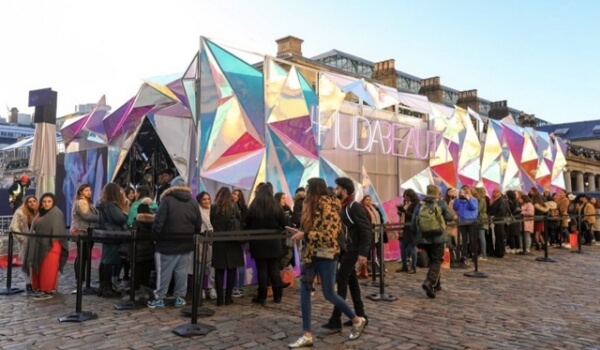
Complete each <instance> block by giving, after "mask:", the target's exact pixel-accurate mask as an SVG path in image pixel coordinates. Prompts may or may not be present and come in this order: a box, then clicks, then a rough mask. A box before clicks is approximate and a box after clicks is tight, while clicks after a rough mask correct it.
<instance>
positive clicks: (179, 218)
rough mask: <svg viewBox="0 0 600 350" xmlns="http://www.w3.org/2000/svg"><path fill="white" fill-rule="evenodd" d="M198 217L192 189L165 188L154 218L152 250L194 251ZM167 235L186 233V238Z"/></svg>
mask: <svg viewBox="0 0 600 350" xmlns="http://www.w3.org/2000/svg"><path fill="white" fill-rule="evenodd" d="M200 226H202V218H201V216H200V207H199V206H198V202H197V201H196V200H195V199H194V198H192V190H191V189H190V188H189V187H186V186H176V187H170V188H169V189H167V190H166V191H165V192H164V193H163V195H162V197H161V201H160V206H159V207H158V212H157V213H156V216H155V217H154V224H153V225H152V234H153V236H154V237H156V239H157V241H156V246H155V247H156V251H157V252H159V253H161V254H166V255H174V254H185V253H189V252H191V251H193V250H194V242H193V238H192V237H193V235H194V234H195V233H199V232H200ZM169 236H189V239H186V240H181V239H178V240H173V241H169V240H165V238H166V239H168V238H169Z"/></svg>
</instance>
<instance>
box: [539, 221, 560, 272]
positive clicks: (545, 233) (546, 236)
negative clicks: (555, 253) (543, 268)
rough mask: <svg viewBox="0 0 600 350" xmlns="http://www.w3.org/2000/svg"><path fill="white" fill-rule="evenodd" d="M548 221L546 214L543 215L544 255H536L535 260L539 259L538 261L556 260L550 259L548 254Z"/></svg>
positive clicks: (551, 261)
mask: <svg viewBox="0 0 600 350" xmlns="http://www.w3.org/2000/svg"><path fill="white" fill-rule="evenodd" d="M548 222H549V218H548V216H546V215H545V216H544V256H540V257H537V258H536V259H535V261H539V262H549V263H553V262H556V260H554V259H552V258H551V257H549V256H548V236H549V235H548V231H549V229H548Z"/></svg>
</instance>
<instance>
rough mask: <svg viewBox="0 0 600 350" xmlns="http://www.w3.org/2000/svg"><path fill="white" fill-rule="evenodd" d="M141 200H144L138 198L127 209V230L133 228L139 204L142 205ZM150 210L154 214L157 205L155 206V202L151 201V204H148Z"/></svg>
mask: <svg viewBox="0 0 600 350" xmlns="http://www.w3.org/2000/svg"><path fill="white" fill-rule="evenodd" d="M143 199H144V198H140V199H138V200H137V201H135V202H133V204H132V205H131V207H130V208H129V215H128V216H127V229H131V228H132V227H133V222H134V221H135V217H136V216H137V214H138V208H139V206H140V204H142V200H143ZM150 210H152V211H153V212H156V211H157V210H158V205H157V204H156V202H154V201H153V202H152V204H150Z"/></svg>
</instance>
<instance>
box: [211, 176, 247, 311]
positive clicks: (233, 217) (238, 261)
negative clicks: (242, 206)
mask: <svg viewBox="0 0 600 350" xmlns="http://www.w3.org/2000/svg"><path fill="white" fill-rule="evenodd" d="M210 222H211V224H212V226H213V231H214V232H215V236H218V233H219V232H227V231H233V230H236V228H235V227H234V226H238V227H237V229H239V228H240V227H241V213H240V211H239V209H238V207H237V205H235V204H234V203H233V200H232V198H231V191H230V190H229V188H227V187H221V188H220V189H219V191H218V192H217V195H216V196H215V204H213V206H212V207H211V210H210ZM243 265H244V255H243V253H242V245H241V244H240V242H237V241H225V242H214V243H213V254H212V266H213V267H214V269H215V288H216V289H217V306H221V305H223V304H225V305H229V304H232V303H233V299H232V295H233V287H234V286H235V282H236V279H237V271H236V270H237V268H238V267H240V266H243ZM225 271H227V286H226V290H225V296H223V284H224V279H225Z"/></svg>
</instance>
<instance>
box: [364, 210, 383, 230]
mask: <svg viewBox="0 0 600 350" xmlns="http://www.w3.org/2000/svg"><path fill="white" fill-rule="evenodd" d="M365 209H367V212H368V213H369V218H370V219H371V223H372V224H373V225H380V224H381V218H380V217H379V213H378V212H377V209H375V207H374V206H372V205H369V206H365Z"/></svg>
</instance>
